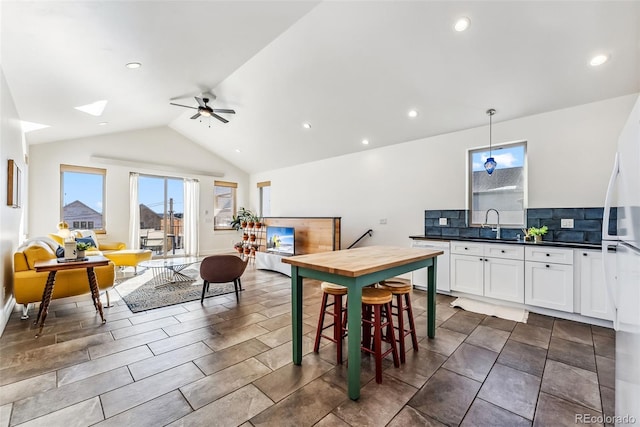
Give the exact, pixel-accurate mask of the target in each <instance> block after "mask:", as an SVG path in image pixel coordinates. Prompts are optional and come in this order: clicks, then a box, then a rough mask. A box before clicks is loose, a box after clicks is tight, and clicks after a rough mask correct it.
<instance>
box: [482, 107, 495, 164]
mask: <svg viewBox="0 0 640 427" xmlns="http://www.w3.org/2000/svg"><path fill="white" fill-rule="evenodd" d="M495 113H496V110H494V109H493V108H490V109H488V110H487V114H488V115H489V157H488V158H487V161H486V162H484V170H486V171H487V173H488V174H489V175H491V174H492V173H493V171H494V170H496V166H498V163H496V159H494V158H493V157H492V156H491V136H492V135H491V131H492V129H491V127H492V124H493V121H492V120H491V119H492V117H493V115H494V114H495Z"/></svg>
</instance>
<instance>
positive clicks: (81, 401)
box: [9, 394, 105, 426]
mask: <svg viewBox="0 0 640 427" xmlns="http://www.w3.org/2000/svg"><path fill="white" fill-rule="evenodd" d="M100 396H101V394H96V395H94V396H90V397H86V398H84V399H82V400H79V401H77V402H73V403H71V404H69V405H66V406H63V407H60V408H58V409H56V410H55V411H49V412H46V413H43V414H40V415H38V416H37V417H33V418H29V419H25V420H22V422H21V423H20V424H12V423H11V419H12V418H13V415H14V410H15V405H13V406H12V408H11V415H10V418H9V420H10V421H9V426H20V425H23V424H24V423H28V422H34V421H35V420H37V419H39V418H42V417H46V416H48V415H51V414H55V413H56V412H59V411H62V410H65V409H67V408H70V407H72V406H75V405H79V404H81V403H83V402H87V401H89V400H92V399H95V398H96V397H97V398H98V401H99V402H100V410H101V412H102V419H103V420H104V419H105V418H104V409H103V407H102V401H101V400H100ZM25 399H26V398H25ZM20 400H23V399H20ZM17 402H19V400H18V401H15V402H13V403H17Z"/></svg>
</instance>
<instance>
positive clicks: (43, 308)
mask: <svg viewBox="0 0 640 427" xmlns="http://www.w3.org/2000/svg"><path fill="white" fill-rule="evenodd" d="M55 283H56V272H55V271H50V272H49V276H48V277H47V283H46V284H45V285H44V291H43V292H42V302H41V303H40V309H39V310H38V317H37V318H36V321H35V322H33V324H34V325H37V324H38V321H39V322H40V329H38V333H37V334H36V338H38V337H39V336H40V335H42V328H43V327H44V321H45V320H46V318H47V314H48V313H49V303H50V302H51V295H52V294H53V286H54V284H55Z"/></svg>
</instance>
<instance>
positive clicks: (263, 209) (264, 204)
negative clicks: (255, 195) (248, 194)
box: [258, 181, 271, 218]
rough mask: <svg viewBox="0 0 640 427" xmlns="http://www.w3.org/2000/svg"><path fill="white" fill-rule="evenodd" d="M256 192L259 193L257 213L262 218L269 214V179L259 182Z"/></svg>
mask: <svg viewBox="0 0 640 427" xmlns="http://www.w3.org/2000/svg"><path fill="white" fill-rule="evenodd" d="M258 192H259V193H260V212H259V215H260V216H261V217H263V218H264V217H266V216H271V181H263V182H259V183H258Z"/></svg>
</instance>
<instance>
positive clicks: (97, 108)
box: [73, 99, 107, 117]
mask: <svg viewBox="0 0 640 427" xmlns="http://www.w3.org/2000/svg"><path fill="white" fill-rule="evenodd" d="M106 106H107V101H106V100H104V99H103V100H102V101H96V102H94V103H92V104H87V105H81V106H79V107H73V108H75V109H76V110H80V111H82V112H84V113H87V114H91V115H92V116H96V117H99V116H101V115H102V112H103V111H104V107H106Z"/></svg>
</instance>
